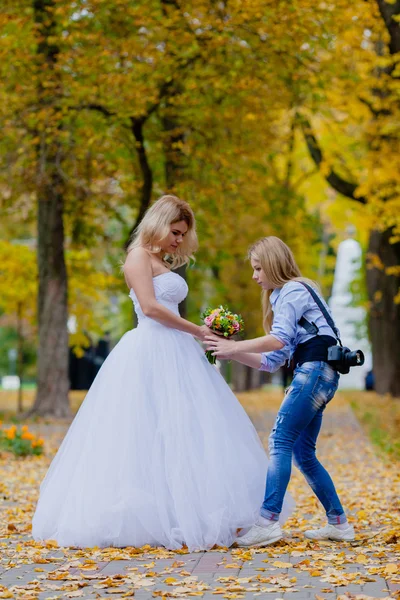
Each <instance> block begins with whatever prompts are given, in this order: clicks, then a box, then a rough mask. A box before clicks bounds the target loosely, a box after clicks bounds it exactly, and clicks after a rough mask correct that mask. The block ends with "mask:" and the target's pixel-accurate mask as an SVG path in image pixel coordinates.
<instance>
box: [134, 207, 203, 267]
mask: <svg viewBox="0 0 400 600" xmlns="http://www.w3.org/2000/svg"><path fill="white" fill-rule="evenodd" d="M179 221H185V223H186V225H187V226H188V230H187V233H186V234H185V236H184V238H183V241H182V243H181V244H180V245H179V247H178V248H177V251H176V253H174V254H171V255H166V256H165V257H164V258H163V260H165V261H166V262H168V264H169V265H170V267H171V268H172V269H177V268H178V267H181V266H182V265H184V264H187V263H189V262H190V260H191V259H193V254H194V252H196V250H197V248H198V240H197V234H196V220H195V217H194V214H193V211H192V209H191V208H190V206H189V204H188V203H187V202H185V201H184V200H181V199H180V198H178V197H177V196H172V195H166V196H161V198H159V199H158V200H157V201H156V202H154V204H153V205H152V206H151V207H150V208H149V209H148V210H147V212H146V214H145V215H144V217H143V219H142V221H141V223H140V225H139V227H138V228H137V229H136V231H135V233H134V234H133V236H132V239H131V241H130V243H129V245H128V247H127V249H126V252H127V253H129V252H130V251H131V250H132V249H133V248H138V247H139V246H140V247H142V248H146V249H147V250H149V252H151V253H153V254H158V252H161V250H162V248H161V246H160V244H161V243H162V242H163V240H165V238H166V237H167V236H168V235H169V233H170V231H171V229H170V227H171V225H172V223H178V222H179Z"/></svg>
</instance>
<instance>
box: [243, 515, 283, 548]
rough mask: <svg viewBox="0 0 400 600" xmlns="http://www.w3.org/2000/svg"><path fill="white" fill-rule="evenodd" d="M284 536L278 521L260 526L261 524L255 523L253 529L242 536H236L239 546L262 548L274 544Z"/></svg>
mask: <svg viewBox="0 0 400 600" xmlns="http://www.w3.org/2000/svg"><path fill="white" fill-rule="evenodd" d="M281 538H282V529H281V527H280V525H279V523H278V521H276V523H272V524H271V525H266V526H265V527H260V526H259V525H253V527H251V529H250V530H249V531H248V532H247V533H246V534H245V535H242V536H241V537H238V538H236V543H237V545H238V546H245V547H250V546H252V547H253V548H260V547H261V546H268V544H273V543H274V542H277V541H278V540H280V539H281Z"/></svg>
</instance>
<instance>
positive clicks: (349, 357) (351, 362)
mask: <svg viewBox="0 0 400 600" xmlns="http://www.w3.org/2000/svg"><path fill="white" fill-rule="evenodd" d="M344 360H345V362H346V365H348V366H349V367H361V365H363V364H364V360H365V358H364V353H363V352H361V350H354V351H353V352H347V353H346V355H345V357H344Z"/></svg>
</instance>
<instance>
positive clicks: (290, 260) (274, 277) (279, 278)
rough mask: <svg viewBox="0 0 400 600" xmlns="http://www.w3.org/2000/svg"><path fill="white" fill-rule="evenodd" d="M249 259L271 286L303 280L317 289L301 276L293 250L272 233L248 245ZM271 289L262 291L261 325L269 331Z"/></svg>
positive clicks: (315, 285) (270, 322)
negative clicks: (256, 264) (263, 274)
mask: <svg viewBox="0 0 400 600" xmlns="http://www.w3.org/2000/svg"><path fill="white" fill-rule="evenodd" d="M248 257H249V259H252V258H253V259H254V260H257V261H258V262H259V263H260V265H261V268H262V270H263V271H264V273H265V276H266V278H267V280H268V283H270V284H271V285H272V286H273V288H280V287H282V286H283V285H285V283H288V282H289V281H304V282H306V283H308V284H309V285H312V286H313V287H314V288H316V289H317V290H318V291H319V287H318V285H317V284H316V283H315V281H312V280H310V279H307V278H305V277H302V275H301V272H300V269H299V267H298V266H297V263H296V261H295V258H294V255H293V252H292V251H291V249H290V248H289V246H287V245H286V244H285V242H282V240H281V239H279V238H278V237H275V236H273V235H271V236H268V237H265V238H262V239H261V240H258V241H257V242H256V243H255V244H253V245H252V246H250V248H249V251H248ZM272 291H273V290H263V291H262V308H263V327H264V330H265V332H266V333H267V334H268V333H269V332H270V331H271V327H272V321H273V312H272V306H271V301H270V296H271V293H272Z"/></svg>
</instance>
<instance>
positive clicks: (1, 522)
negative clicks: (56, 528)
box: [0, 391, 400, 600]
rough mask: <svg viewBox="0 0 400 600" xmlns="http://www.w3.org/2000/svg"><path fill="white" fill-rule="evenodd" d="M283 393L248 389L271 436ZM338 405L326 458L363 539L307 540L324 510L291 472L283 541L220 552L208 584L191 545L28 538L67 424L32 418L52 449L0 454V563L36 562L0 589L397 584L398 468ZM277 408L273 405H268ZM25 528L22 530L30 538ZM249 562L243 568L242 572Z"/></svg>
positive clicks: (178, 590) (172, 591)
mask: <svg viewBox="0 0 400 600" xmlns="http://www.w3.org/2000/svg"><path fill="white" fill-rule="evenodd" d="M280 396H281V394H280V393H279V392H276V393H272V394H269V393H265V392H259V391H258V392H252V393H249V394H242V395H241V401H242V403H243V404H244V406H245V408H246V409H247V410H248V412H249V413H250V414H251V416H252V418H253V420H254V422H255V423H263V431H261V432H260V433H261V437H262V438H263V440H264V441H265V442H266V439H267V437H268V430H269V426H270V424H271V426H272V423H273V419H274V411H275V403H276V404H278V402H279V400H280ZM334 402H335V403H334V404H332V405H331V406H329V407H328V409H327V412H326V417H325V419H326V422H325V426H324V427H325V428H324V430H323V431H322V433H321V439H320V443H319V450H320V454H319V455H320V458H321V460H322V462H323V463H326V464H327V466H328V468H329V470H330V471H331V472H332V475H333V477H334V480H335V481H336V483H337V485H338V489H339V490H340V494H341V497H342V499H343V502H344V504H345V506H346V507H347V509H348V511H349V513H350V517H351V519H352V521H353V522H354V524H355V527H356V531H357V538H356V541H355V542H354V543H352V544H335V543H333V542H321V543H316V542H312V541H309V540H305V539H304V537H303V531H304V529H306V528H309V527H310V526H314V525H317V524H318V525H319V524H320V523H321V520H323V514H322V511H321V509H320V508H319V506H318V505H317V503H316V500H315V498H314V497H313V495H312V494H311V492H310V490H309V488H308V487H307V485H306V484H305V483H304V480H303V478H302V477H301V475H300V474H299V473H298V472H297V471H294V473H293V482H292V483H293V485H292V492H293V495H294V496H295V498H296V502H297V510H296V512H295V513H294V515H293V516H292V517H291V518H290V520H289V521H288V523H287V524H285V527H284V531H285V539H284V540H283V541H281V542H279V543H278V544H277V545H276V546H270V547H267V548H263V549H253V548H251V549H242V548H236V549H232V550H231V551H228V550H227V549H224V548H220V549H215V550H213V553H215V554H216V555H217V558H216V560H215V561H214V562H213V565H215V566H214V567H213V569H215V570H217V574H216V575H215V579H214V580H213V581H212V582H210V581H209V580H208V579H207V582H205V581H202V575H201V572H199V574H198V575H195V574H192V571H193V567H194V565H195V564H196V563H197V560H198V559H197V558H196V559H195V558H193V556H195V555H188V551H187V549H185V548H182V549H181V550H178V551H169V550H165V549H163V548H151V547H150V546H144V547H143V548H101V549H100V548H91V549H73V548H59V547H58V545H57V543H56V542H55V541H51V540H50V541H48V542H46V543H44V544H40V543H36V542H34V541H33V540H32V539H31V538H30V537H26V533H27V532H29V531H30V522H31V518H32V514H33V511H34V507H35V502H36V499H37V495H38V491H39V483H40V481H41V479H42V477H43V475H44V473H45V471H46V470H47V468H48V465H49V462H50V460H51V457H52V456H53V455H54V452H55V451H56V448H57V447H58V445H59V442H60V438H61V436H62V434H63V431H64V430H65V424H64V425H62V426H61V427H60V424H57V426H56V427H55V426H54V425H51V426H49V425H46V424H44V423H36V424H35V425H32V428H33V427H35V428H37V429H38V433H40V434H41V435H45V437H46V455H44V456H41V457H27V458H25V459H24V461H23V469H21V464H22V463H21V461H20V460H17V459H12V458H11V459H7V460H6V459H5V457H4V456H3V457H1V456H0V481H2V483H1V484H0V492H1V497H2V498H4V499H5V500H6V501H5V502H3V503H1V504H0V567H1V570H3V571H5V573H7V572H9V571H10V570H11V569H13V568H19V569H23V568H25V567H30V568H31V570H32V581H31V582H29V583H24V584H21V585H18V580H16V585H13V586H10V587H8V588H7V587H0V598H15V599H16V600H30V599H32V600H33V599H36V598H37V597H38V595H39V594H41V593H42V592H45V593H46V594H47V595H46V598H51V597H54V598H80V597H83V596H85V595H86V593H85V592H87V591H88V590H89V588H90V590H94V591H95V593H96V594H98V595H99V600H100V599H101V598H105V597H113V596H114V597H117V598H129V597H133V596H134V593H135V590H140V589H144V590H149V592H150V593H151V594H152V595H153V596H154V597H155V598H157V597H159V598H182V599H184V598H190V597H202V596H203V595H204V594H205V593H206V592H207V593H208V594H214V595H215V596H216V597H221V598H231V599H233V598H244V597H245V594H246V593H251V594H255V595H256V594H258V595H259V596H260V597H261V598H262V597H263V595H264V594H268V593H271V594H274V598H279V597H281V596H282V594H284V593H285V592H291V593H293V598H294V600H295V592H296V591H297V592H300V591H301V590H303V589H312V590H313V589H315V590H316V591H318V594H320V598H324V594H329V593H332V592H330V591H329V590H333V591H335V589H336V588H339V589H340V588H341V587H345V588H346V587H347V586H349V585H352V586H360V590H361V586H363V585H366V584H368V583H370V582H381V581H382V582H383V581H384V580H386V581H387V582H388V583H389V584H390V585H395V584H397V583H400V577H399V565H400V538H399V530H400V526H399V525H400V518H399V514H398V511H397V508H396V507H397V497H398V494H397V490H398V484H399V474H398V465H397V463H394V464H392V463H390V462H383V461H382V460H381V459H380V458H378V457H377V456H376V455H375V454H374V453H373V451H372V448H371V446H369V445H368V443H367V441H366V438H365V437H364V436H363V435H361V434H360V429H359V428H358V426H357V427H355V426H354V417H353V416H352V413H351V412H350V410H349V407H348V405H347V404H346V402H345V396H344V395H343V394H341V395H339V396H338V397H337V399H335V401H334ZM270 406H274V410H273V411H271V413H269V412H266V410H265V409H266V407H270ZM337 423H339V424H340V426H338V425H337ZM305 514H308V515H313V517H312V520H311V522H310V520H306V519H305V518H304V515H305ZM21 532H22V533H23V532H25V533H24V536H22V535H21ZM210 554H211V553H207V554H206V555H205V557H209V555H210ZM115 561H126V564H127V565H128V568H126V567H124V565H123V564H122V565H119V566H118V567H116V568H119V569H120V572H119V573H116V574H112V573H110V571H107V569H104V566H105V565H107V567H108V566H110V567H111V571H113V572H114V573H115V571H114V570H113V569H112V567H113V564H115ZM133 561H134V563H133ZM42 565H43V566H42ZM44 565H46V566H44ZM355 565H356V567H357V568H356V569H354V566H355ZM242 568H243V569H245V571H244V572H242V573H240V569H242ZM49 569H50V570H49ZM202 572H204V571H202ZM241 574H242V575H243V574H246V576H241ZM305 577H308V579H304V578H305ZM300 582H301V583H300ZM321 582H322V584H323V587H322V588H321ZM318 594H317V595H318ZM357 596H359V598H358V599H357V600H366V599H367V596H365V595H364V596H362V595H360V594H358V595H357V594H355V595H352V596H349V595H346V594H345V595H342V596H341V597H342V600H355V599H356V598H357ZM382 596H384V594H382ZM324 600H325V598H324Z"/></svg>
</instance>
